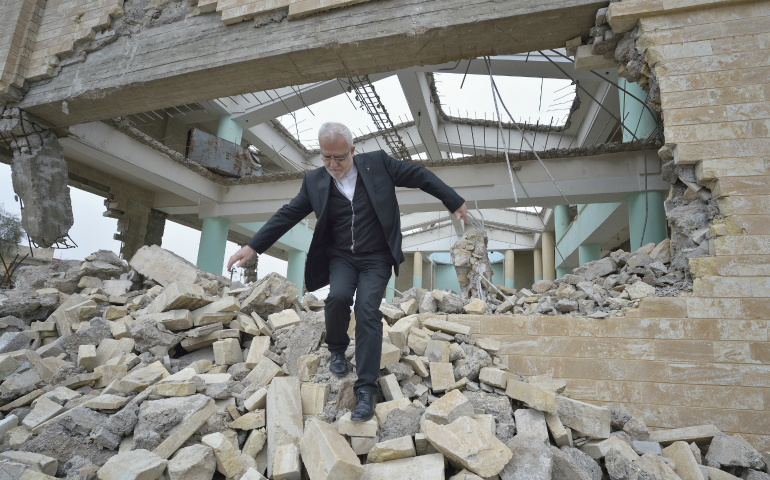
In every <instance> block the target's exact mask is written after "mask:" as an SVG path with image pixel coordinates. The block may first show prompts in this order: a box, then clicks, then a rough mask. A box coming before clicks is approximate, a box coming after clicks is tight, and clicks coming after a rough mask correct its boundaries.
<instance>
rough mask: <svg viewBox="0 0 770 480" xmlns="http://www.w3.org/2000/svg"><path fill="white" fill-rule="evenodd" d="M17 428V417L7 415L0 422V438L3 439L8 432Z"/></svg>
mask: <svg viewBox="0 0 770 480" xmlns="http://www.w3.org/2000/svg"><path fill="white" fill-rule="evenodd" d="M18 426H19V417H17V416H16V415H8V416H7V417H5V418H4V419H2V420H0V438H2V437H4V436H5V434H6V433H8V431H9V430H11V429H14V428H16V427H18Z"/></svg>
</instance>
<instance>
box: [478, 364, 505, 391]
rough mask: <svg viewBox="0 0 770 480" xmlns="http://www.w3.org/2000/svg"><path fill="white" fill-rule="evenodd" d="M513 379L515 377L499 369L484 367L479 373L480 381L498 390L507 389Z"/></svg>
mask: <svg viewBox="0 0 770 480" xmlns="http://www.w3.org/2000/svg"><path fill="white" fill-rule="evenodd" d="M511 377H513V375H511V374H510V373H509V372H506V371H505V370H500V369H499V368H492V367H484V368H482V369H481V370H480V371H479V381H481V382H484V383H486V384H487V385H492V386H493V387H497V388H505V387H506V386H507V385H508V379H509V378H511Z"/></svg>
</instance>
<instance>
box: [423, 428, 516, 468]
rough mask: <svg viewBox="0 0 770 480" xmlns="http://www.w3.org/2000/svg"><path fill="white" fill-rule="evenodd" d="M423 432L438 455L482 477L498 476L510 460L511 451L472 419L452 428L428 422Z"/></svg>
mask: <svg viewBox="0 0 770 480" xmlns="http://www.w3.org/2000/svg"><path fill="white" fill-rule="evenodd" d="M423 428H424V430H425V436H426V437H427V439H428V441H429V442H430V443H431V444H432V445H433V446H434V447H436V449H437V450H438V451H439V452H441V453H442V454H444V455H445V456H446V457H447V458H449V460H450V461H451V462H453V463H456V464H459V465H462V467H464V468H467V469H468V470H470V471H472V472H473V473H475V474H477V475H479V476H481V477H491V476H493V475H497V474H498V473H500V471H501V470H503V467H505V465H506V464H507V463H508V461H509V460H510V459H511V451H510V450H509V449H508V447H506V446H505V445H504V444H503V443H502V442H501V441H500V440H498V439H497V438H495V436H494V435H492V434H491V433H490V432H489V431H486V430H484V429H483V428H481V426H480V425H479V424H478V422H476V421H474V420H473V419H471V418H469V417H460V418H458V419H457V420H455V421H454V422H452V423H451V424H449V425H438V424H436V423H433V422H431V421H430V420H426V421H425V423H424V425H423Z"/></svg>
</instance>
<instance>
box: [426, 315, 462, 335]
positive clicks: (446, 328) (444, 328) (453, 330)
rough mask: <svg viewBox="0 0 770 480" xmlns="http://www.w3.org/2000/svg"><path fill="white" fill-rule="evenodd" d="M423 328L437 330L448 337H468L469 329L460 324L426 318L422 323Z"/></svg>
mask: <svg viewBox="0 0 770 480" xmlns="http://www.w3.org/2000/svg"><path fill="white" fill-rule="evenodd" d="M422 324H423V327H426V328H429V329H431V330H438V331H440V332H444V333H448V334H450V335H457V334H458V333H459V334H461V335H470V334H471V327H469V326H467V325H463V324H460V323H454V322H448V321H446V320H440V319H437V318H426V319H424V320H423V321H422Z"/></svg>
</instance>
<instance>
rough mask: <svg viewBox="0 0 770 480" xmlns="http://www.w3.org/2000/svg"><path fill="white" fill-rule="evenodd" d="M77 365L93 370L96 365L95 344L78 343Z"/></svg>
mask: <svg viewBox="0 0 770 480" xmlns="http://www.w3.org/2000/svg"><path fill="white" fill-rule="evenodd" d="M78 366H79V367H83V368H85V369H86V371H89V372H93V371H94V368H96V367H97V366H98V364H97V363H96V345H80V347H78Z"/></svg>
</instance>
